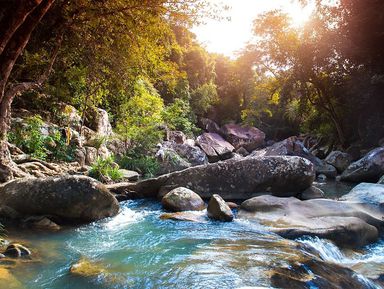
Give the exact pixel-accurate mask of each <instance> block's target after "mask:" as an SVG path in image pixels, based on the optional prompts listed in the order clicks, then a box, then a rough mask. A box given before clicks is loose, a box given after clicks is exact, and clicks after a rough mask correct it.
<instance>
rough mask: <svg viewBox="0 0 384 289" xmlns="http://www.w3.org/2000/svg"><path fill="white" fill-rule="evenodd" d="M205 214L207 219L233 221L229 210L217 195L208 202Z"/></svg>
mask: <svg viewBox="0 0 384 289" xmlns="http://www.w3.org/2000/svg"><path fill="white" fill-rule="evenodd" d="M207 214H208V217H209V218H211V219H213V220H217V221H223V222H231V221H232V220H233V213H232V211H231V208H230V207H229V206H228V205H227V203H226V202H225V201H224V200H223V198H222V197H220V196H219V195H217V194H214V195H213V196H212V197H211V199H210V200H209V203H208V208H207Z"/></svg>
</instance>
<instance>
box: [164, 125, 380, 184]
mask: <svg viewBox="0 0 384 289" xmlns="http://www.w3.org/2000/svg"><path fill="white" fill-rule="evenodd" d="M201 125H202V127H203V128H204V130H205V132H204V133H203V134H202V135H200V136H198V137H197V138H196V140H192V139H187V138H186V136H185V135H184V134H183V133H182V132H169V134H168V141H166V142H164V143H163V144H162V145H161V146H160V149H159V151H158V153H157V156H158V157H159V160H160V163H161V167H162V169H161V171H160V174H166V173H171V172H174V171H180V170H183V169H187V168H190V167H193V166H196V165H203V164H207V163H215V162H218V161H223V160H227V159H240V158H243V157H251V158H254V157H263V156H299V157H303V158H305V159H307V160H309V161H311V162H312V163H313V165H314V168H315V172H316V175H317V176H318V177H319V178H320V179H325V178H331V179H335V178H336V179H337V180H341V181H349V182H362V181H369V182H370V181H374V182H376V181H377V180H378V179H379V178H380V177H381V176H383V175H384V147H378V148H374V149H372V150H371V151H369V152H368V153H367V154H366V155H364V156H363V157H362V158H360V159H359V158H358V157H356V154H355V153H354V154H350V153H347V152H343V151H339V150H335V151H331V152H330V153H329V154H328V155H327V156H325V157H324V159H320V158H319V157H317V156H315V155H314V154H313V153H312V152H311V151H310V150H309V149H307V147H306V146H305V139H304V140H303V138H300V137H290V138H287V139H285V140H283V141H280V142H276V143H273V142H272V141H268V142H266V141H265V134H264V133H263V132H262V131H261V130H259V129H257V128H255V127H249V126H241V125H238V124H226V125H224V126H223V127H220V126H219V125H218V124H216V123H215V122H213V121H212V120H209V119H203V120H202V123H201ZM266 145H267V146H266Z"/></svg>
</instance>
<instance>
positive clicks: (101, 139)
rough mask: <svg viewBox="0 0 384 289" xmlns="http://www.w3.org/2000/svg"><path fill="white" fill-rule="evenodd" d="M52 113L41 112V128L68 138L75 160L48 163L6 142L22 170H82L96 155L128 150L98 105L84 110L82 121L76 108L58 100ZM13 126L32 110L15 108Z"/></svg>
mask: <svg viewBox="0 0 384 289" xmlns="http://www.w3.org/2000/svg"><path fill="white" fill-rule="evenodd" d="M57 107H58V109H57V111H56V113H55V115H54V116H50V115H49V114H44V113H42V112H39V114H40V115H44V122H43V124H42V125H41V128H40V132H41V135H42V136H45V137H48V136H50V135H52V134H53V133H54V132H57V131H59V132H60V133H61V134H62V135H63V136H65V137H66V138H68V140H69V145H71V146H73V147H74V153H73V155H74V161H73V162H72V163H60V164H54V163H47V162H44V161H41V160H38V159H33V158H31V157H30V156H29V155H27V154H25V153H24V152H22V151H21V150H20V149H18V148H16V147H15V146H13V145H11V144H10V145H9V148H10V152H11V155H12V159H13V160H14V161H15V162H16V163H17V164H18V167H19V168H20V169H21V170H22V171H24V172H25V173H27V174H29V175H31V176H35V177H44V176H57V175H61V174H64V173H71V174H74V173H84V172H86V171H87V166H89V165H91V164H92V163H94V162H95V160H96V159H97V158H98V157H101V158H106V157H109V156H111V155H115V156H122V155H124V154H125V152H126V151H127V145H126V144H125V143H124V142H123V141H121V140H120V138H119V137H118V136H117V135H115V134H114V133H113V131H112V126H111V124H110V121H109V117H108V113H107V112H106V111H105V110H103V109H100V108H97V109H94V110H90V111H89V112H87V114H86V115H87V118H86V119H85V124H86V125H84V123H83V121H84V120H83V119H82V117H81V116H80V115H79V113H78V111H77V110H76V109H75V108H74V107H73V106H71V105H68V104H64V103H60V104H58V105H57ZM13 116H14V117H13V118H12V127H22V126H25V125H26V121H25V119H26V118H27V117H30V116H33V112H29V111H26V110H15V111H14V113H13Z"/></svg>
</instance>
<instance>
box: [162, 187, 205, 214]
mask: <svg viewBox="0 0 384 289" xmlns="http://www.w3.org/2000/svg"><path fill="white" fill-rule="evenodd" d="M161 203H162V204H163V207H164V209H166V210H169V211H173V212H181V211H201V210H204V209H205V203H204V201H203V200H202V199H201V197H200V196H199V195H198V194H196V193H195V192H193V191H191V190H190V189H187V188H183V187H179V188H176V189H173V190H172V191H170V192H169V193H168V194H166V195H165V196H164V197H163V199H162V200H161Z"/></svg>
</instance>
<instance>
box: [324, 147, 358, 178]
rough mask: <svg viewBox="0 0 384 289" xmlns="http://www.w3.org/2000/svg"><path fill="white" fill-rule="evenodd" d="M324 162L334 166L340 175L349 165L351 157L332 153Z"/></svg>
mask: <svg viewBox="0 0 384 289" xmlns="http://www.w3.org/2000/svg"><path fill="white" fill-rule="evenodd" d="M325 162H326V163H327V164H330V165H332V166H334V167H335V168H336V169H337V171H338V172H339V173H342V172H343V171H345V169H346V168H347V167H348V166H349V165H350V164H351V162H352V157H351V156H350V155H349V154H347V153H343V152H341V151H333V152H331V153H330V154H329V155H328V156H327V157H326V159H325Z"/></svg>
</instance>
